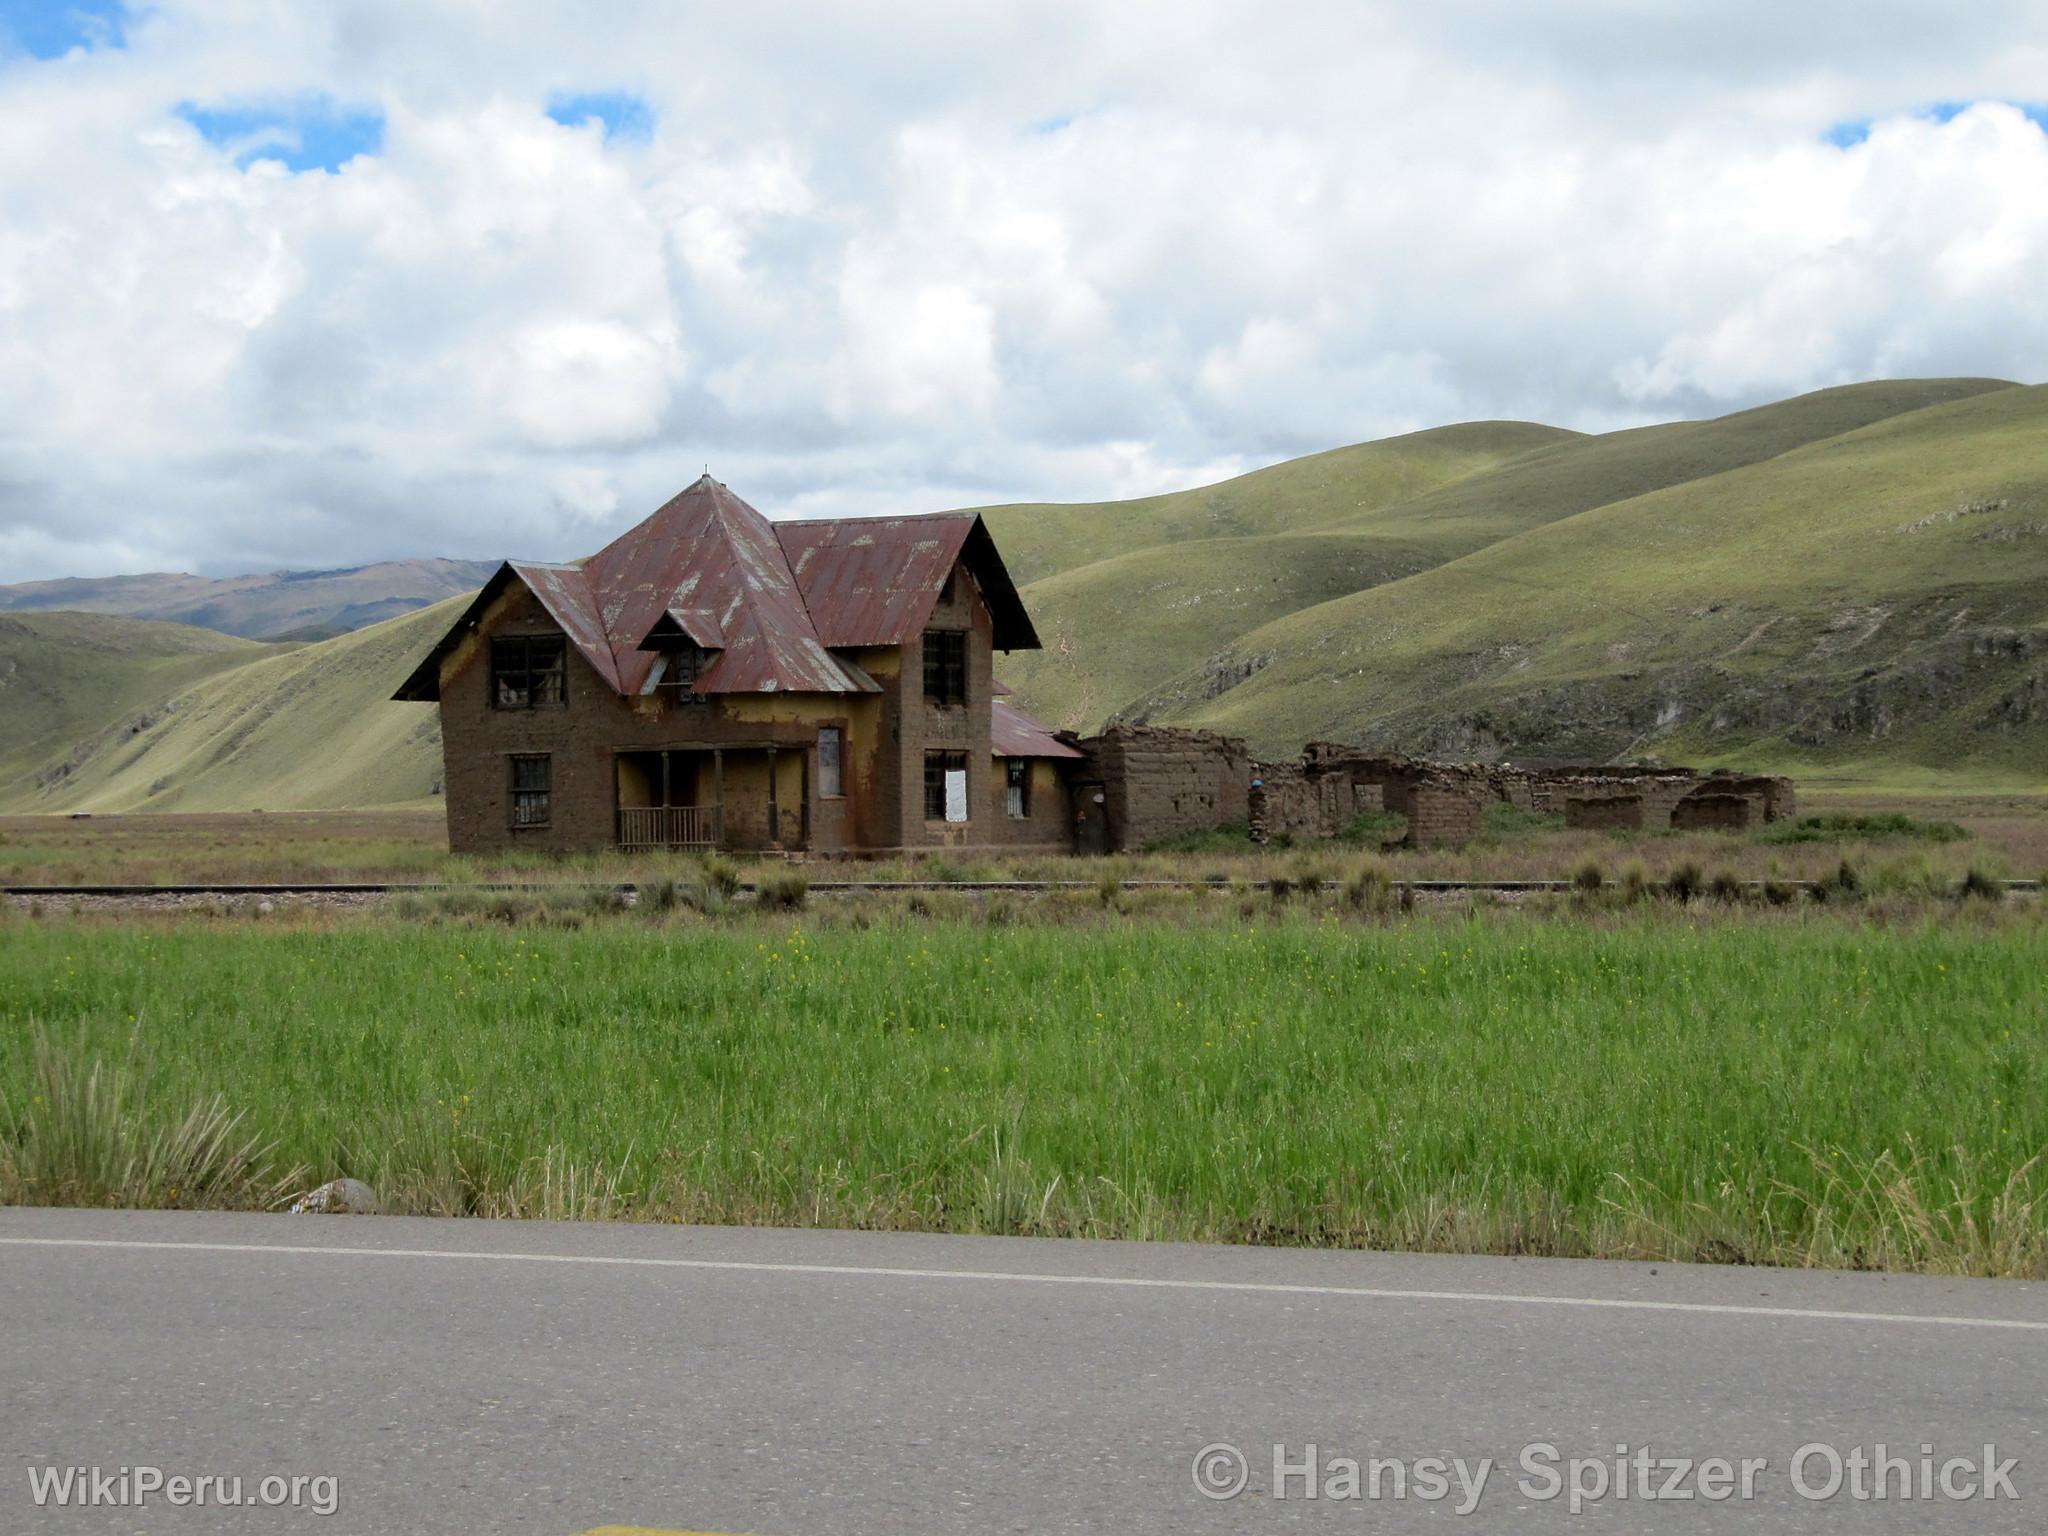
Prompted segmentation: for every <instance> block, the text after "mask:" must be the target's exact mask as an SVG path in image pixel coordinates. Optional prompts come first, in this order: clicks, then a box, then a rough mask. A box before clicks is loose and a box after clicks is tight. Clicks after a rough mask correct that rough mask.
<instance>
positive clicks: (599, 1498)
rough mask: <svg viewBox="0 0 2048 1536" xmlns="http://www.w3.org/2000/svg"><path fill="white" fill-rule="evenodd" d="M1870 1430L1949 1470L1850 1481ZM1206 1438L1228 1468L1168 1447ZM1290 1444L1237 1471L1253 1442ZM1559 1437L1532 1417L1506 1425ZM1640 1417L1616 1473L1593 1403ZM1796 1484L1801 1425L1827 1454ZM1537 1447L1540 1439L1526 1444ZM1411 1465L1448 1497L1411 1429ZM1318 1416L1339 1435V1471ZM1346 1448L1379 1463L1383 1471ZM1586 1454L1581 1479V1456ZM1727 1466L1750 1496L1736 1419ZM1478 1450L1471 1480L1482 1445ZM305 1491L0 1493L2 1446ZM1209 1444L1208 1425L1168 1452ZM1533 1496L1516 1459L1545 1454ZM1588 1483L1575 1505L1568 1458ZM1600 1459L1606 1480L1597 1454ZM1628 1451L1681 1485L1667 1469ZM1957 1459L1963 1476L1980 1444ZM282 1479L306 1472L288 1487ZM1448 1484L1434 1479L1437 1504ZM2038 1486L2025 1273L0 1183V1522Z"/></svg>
mask: <svg viewBox="0 0 2048 1536" xmlns="http://www.w3.org/2000/svg"><path fill="white" fill-rule="evenodd" d="M1880 1442H1882V1443H1884V1444H1886V1445H1887V1446H1888V1447H1889V1449H1890V1452H1891V1454H1893V1455H1895V1456H1896V1455H1900V1454H1901V1453H1903V1455H1904V1456H1905V1458H1906V1460H1907V1462H1908V1473H1909V1475H1910V1477H1911V1478H1912V1480H1913V1484H1914V1487H1913V1490H1912V1491H1913V1492H1914V1493H1915V1494H1917V1493H1918V1492H1919V1491H1920V1490H1919V1478H1920V1467H1921V1450H1920V1448H1921V1446H1922V1445H1923V1444H1924V1445H1929V1446H1931V1447H1932V1462H1931V1466H1930V1470H1931V1471H1933V1472H1936V1473H1938V1472H1939V1470H1940V1468H1941V1465H1942V1463H1943V1462H1945V1461H1947V1460H1949V1459H1950V1458H1952V1457H1956V1458H1967V1459H1968V1461H1969V1462H1970V1463H1971V1464H1972V1467H1973V1470H1972V1471H1971V1472H1970V1473H1969V1474H1968V1475H1967V1476H1965V1475H1964V1474H1962V1473H1961V1472H1959V1471H1957V1472H1952V1473H1951V1478H1950V1481H1951V1486H1952V1488H1953V1489H1954V1490H1955V1491H1957V1492H1962V1491H1964V1490H1965V1489H1966V1488H1970V1487H1974V1486H1975V1485H1976V1484H1977V1483H1978V1482H1979V1481H1980V1480H1981V1478H1982V1472H1983V1460H1984V1450H1983V1448H1984V1446H1985V1445H1987V1444H1990V1445H1993V1446H1995V1447H1996V1448H1997V1450H1996V1453H1995V1458H1994V1459H1995V1460H1997V1461H2009V1462H2011V1463H2012V1465H2011V1466H2010V1467H2009V1468H2008V1469H2007V1470H2006V1476H2008V1477H2009V1478H2010V1480H2011V1483H2012V1487H2013V1492H2014V1493H2015V1494H2016V1495H2017V1497H2016V1498H2007V1497H1999V1498H1996V1499H1992V1500H1986V1499H1985V1498H1984V1497H1983V1495H1982V1493H1981V1492H1980V1493H1978V1495H1977V1496H1976V1497H1971V1498H1949V1497H1944V1496H1943V1495H1942V1494H1941V1492H1940V1490H1939V1488H1938V1486H1936V1487H1931V1488H1930V1489H1929V1492H1930V1493H1931V1494H1932V1495H1933V1496H1932V1497H1931V1498H1927V1499H1921V1498H1918V1497H1914V1498H1909V1499H1901V1498H1900V1497H1898V1494H1899V1491H1900V1487H1899V1480H1900V1473H1899V1471H1898V1470H1896V1469H1895V1470H1894V1471H1893V1473H1892V1474H1891V1478H1890V1480H1889V1482H1888V1484H1887V1491H1888V1492H1889V1493H1890V1494H1891V1495H1892V1496H1891V1497H1890V1498H1888V1499H1887V1500H1885V1501H1884V1502H1875V1501H1868V1500H1866V1501H1860V1502H1859V1501H1857V1500H1855V1499H1853V1498H1852V1497H1851V1485H1852V1483H1853V1481H1854V1480H1855V1476H1856V1474H1855V1470H1854V1463H1853V1459H1852V1458H1853V1456H1854V1453H1855V1452H1856V1450H1857V1448H1859V1447H1861V1448H1863V1449H1864V1450H1865V1451H1868V1450H1870V1449H1871V1448H1873V1447H1875V1446H1876V1445H1877V1444H1878V1443H1880ZM1218 1443H1220V1444H1224V1445H1228V1446H1232V1447H1236V1448H1238V1449H1239V1450H1241V1451H1242V1452H1243V1453H1244V1455H1245V1469H1244V1470H1245V1472H1246V1474H1247V1482H1246V1486H1245V1488H1244V1491H1243V1492H1242V1493H1240V1494H1238V1495H1237V1496H1236V1497H1235V1498H1232V1499H1228V1500H1216V1499H1211V1498H1207V1497H1204V1496H1203V1495H1202V1494H1200V1493H1198V1492H1197V1490H1196V1486H1195V1479H1194V1471H1195V1463H1196V1459H1197V1455H1198V1453H1199V1452H1201V1451H1202V1450H1203V1448H1204V1447H1208V1446H1211V1445H1214V1444H1218ZM1311 1443H1313V1444H1314V1445H1315V1446H1316V1448H1317V1449H1316V1451H1315V1458H1316V1467H1317V1473H1316V1486H1317V1488H1318V1491H1319V1494H1320V1495H1321V1496H1319V1497H1317V1498H1314V1499H1310V1498H1308V1497H1306V1496H1305V1493H1306V1488H1307V1485H1308V1479H1307V1478H1306V1477H1304V1476H1303V1475H1302V1474H1300V1473H1295V1474H1292V1475H1290V1476H1287V1477H1286V1478H1285V1479H1284V1481H1283V1482H1282V1483H1281V1485H1280V1486H1279V1487H1278V1488H1276V1486H1275V1479H1274V1475H1273V1474H1274V1467H1273V1461H1274V1452H1273V1448H1274V1446H1275V1445H1276V1444H1277V1445H1280V1446H1282V1447H1283V1448H1284V1449H1283V1452H1282V1455H1283V1458H1284V1459H1285V1460H1286V1461H1288V1462H1290V1463H1292V1464H1294V1465H1296V1466H1300V1465H1303V1464H1304V1463H1305V1462H1306V1461H1307V1459H1308V1456H1309V1452H1308V1446H1309V1445H1310V1444H1311ZM1545 1445H1550V1446H1555V1448H1556V1455H1555V1457H1554V1458H1552V1457H1550V1456H1549V1455H1548V1454H1547V1453H1546V1452H1544V1451H1543V1450H1541V1449H1540V1447H1542V1446H1545ZM1617 1445H1626V1446H1627V1447H1629V1448H1630V1450H1631V1451H1634V1450H1635V1449H1636V1448H1638V1447H1645V1446H1647V1447H1649V1448H1650V1454H1651V1455H1652V1456H1653V1457H1655V1458H1656V1459H1658V1460H1659V1461H1668V1460H1675V1459H1685V1458H1692V1459H1694V1460H1698V1459H1701V1458H1711V1457H1721V1458H1726V1459H1727V1461H1728V1462H1730V1463H1731V1464H1733V1466H1732V1468H1731V1470H1732V1472H1733V1473H1734V1477H1735V1479H1736V1481H1735V1482H1734V1485H1733V1486H1732V1487H1731V1488H1730V1489H1729V1490H1728V1496H1727V1497H1726V1498H1725V1499H1724V1500H1721V1501H1716V1502H1706V1501H1704V1500H1703V1499H1702V1498H1701V1497H1700V1495H1701V1493H1702V1492H1703V1491H1708V1490H1710V1489H1714V1488H1720V1487H1721V1486H1722V1480H1720V1479H1719V1478H1718V1475H1717V1474H1715V1473H1714V1472H1712V1471H1711V1470H1710V1471H1708V1472H1705V1473H1703V1472H1702V1471H1701V1469H1700V1468H1698V1467H1697V1466H1696V1467H1694V1468H1693V1469H1691V1470H1690V1471H1689V1472H1687V1473H1685V1474H1683V1475H1679V1476H1678V1477H1677V1478H1676V1480H1675V1481H1674V1480H1673V1477H1674V1474H1673V1472H1672V1470H1671V1468H1669V1467H1668V1466H1662V1467H1656V1468H1653V1469H1651V1470H1649V1471H1648V1472H1646V1473H1645V1472H1635V1471H1631V1472H1630V1473H1629V1474H1628V1475H1627V1476H1626V1478H1624V1479H1617V1478H1616V1476H1615V1474H1614V1471H1613V1468H1612V1466H1611V1463H1612V1462H1613V1460H1614V1457H1615V1447H1616V1446H1617ZM1808 1445H1818V1446H1823V1447H1828V1448H1830V1449H1829V1450H1827V1451H1815V1452H1810V1453H1809V1454H1808V1456H1807V1459H1806V1460H1805V1461H1804V1462H1803V1463H1801V1470H1802V1472H1803V1474H1804V1483H1805V1487H1806V1489H1807V1490H1808V1492H1809V1493H1816V1494H1817V1493H1819V1492H1821V1491H1822V1490H1823V1489H1824V1488H1825V1487H1826V1485H1827V1483H1828V1481H1829V1477H1830V1473H1831V1471H1832V1470H1833V1468H1834V1466H1835V1465H1836V1463H1837V1461H1839V1462H1840V1464H1841V1478H1842V1484H1843V1486H1842V1487H1841V1489H1840V1490H1839V1491H1838V1492H1836V1493H1835V1495H1834V1496H1833V1497H1832V1498H1825V1499H1820V1498H1811V1497H1807V1496H1804V1495H1802V1493H1801V1492H1800V1491H1799V1490H1798V1488H1797V1487H1796V1486H1795V1482H1794V1478H1793V1475H1792V1470H1793V1469H1792V1463H1793V1460H1794V1456H1795V1453H1796V1452H1798V1451H1799V1450H1800V1448H1801V1447H1803V1446H1808ZM1532 1447H1536V1448H1537V1449H1531V1448H1532ZM1432 1456H1437V1457H1442V1458H1444V1459H1445V1460H1446V1461H1447V1462H1449V1461H1450V1460H1451V1459H1452V1458H1463V1459H1464V1461H1465V1463H1466V1474H1467V1475H1466V1478H1465V1479H1463V1480H1461V1479H1460V1478H1459V1476H1458V1474H1457V1471H1456V1469H1455V1467H1451V1468H1447V1469H1446V1470H1445V1473H1444V1481H1445V1482H1446V1484H1447V1485H1448V1491H1447V1494H1446V1496H1445V1497H1442V1498H1440V1499H1435V1500H1431V1499H1428V1498H1425V1497H1424V1496H1423V1495H1424V1494H1425V1493H1427V1492H1429V1491H1432V1490H1433V1488H1434V1486H1435V1484H1434V1481H1433V1480H1432V1479H1431V1477H1430V1475H1429V1473H1430V1469H1429V1468H1427V1467H1424V1466H1422V1465H1419V1463H1420V1461H1421V1459H1422V1458H1426V1457H1432ZM1344 1458H1350V1459H1351V1460H1353V1461H1356V1462H1358V1463H1359V1469H1360V1470H1359V1486H1358V1488H1357V1490H1356V1491H1357V1493H1358V1495H1359V1496H1357V1497H1335V1496H1333V1495H1345V1494H1348V1493H1351V1492H1352V1491H1353V1490H1352V1488H1351V1486H1350V1484H1349V1482H1348V1478H1349V1474H1348V1472H1347V1470H1346V1466H1345V1461H1344ZM1370 1458H1380V1459H1381V1460H1382V1461H1399V1462H1401V1463H1403V1464H1404V1465H1403V1471H1404V1473H1405V1474H1406V1476H1407V1477H1408V1478H1409V1479H1411V1481H1410V1482H1409V1483H1408V1485H1407V1487H1406V1489H1405V1494H1406V1496H1405V1497H1402V1498H1396V1497H1395V1496H1394V1488H1395V1484H1394V1473H1393V1470H1392V1469H1391V1468H1389V1467H1382V1468H1381V1469H1380V1483H1379V1494H1380V1496H1379V1497H1378V1498H1377V1499H1371V1498H1367V1497H1364V1496H1363V1495H1364V1494H1365V1492H1366V1491H1367V1487H1366V1473H1367V1471H1368V1470H1369V1469H1368V1466H1367V1463H1368V1461H1369V1459H1370ZM1573 1458H1586V1459H1593V1458H1604V1460H1605V1462H1606V1463H1608V1465H1607V1467H1606V1468H1605V1474H1606V1475H1605V1478H1604V1479H1603V1480H1604V1481H1605V1483H1606V1489H1605V1491H1604V1493H1602V1494H1601V1495H1600V1496H1598V1497H1591V1496H1590V1495H1591V1494H1592V1492H1593V1488H1594V1485H1595V1481H1596V1477H1595V1473H1594V1470H1593V1468H1592V1467H1591V1466H1587V1467H1583V1468H1581V1469H1579V1470H1578V1472H1577V1473H1576V1474H1575V1473H1574V1472H1573V1470H1572V1468H1571V1466H1570V1463H1571V1461H1572V1459H1573ZM1744 1458H1750V1459H1760V1460H1762V1461H1763V1462H1764V1463H1765V1465H1764V1467H1763V1468H1761V1469H1760V1470H1759V1471H1757V1472H1756V1473H1755V1475H1754V1476H1753V1478H1752V1479H1751V1491H1750V1493H1749V1496H1748V1497H1745V1496H1744V1494H1743V1490H1742V1488H1741V1486H1740V1482H1739V1478H1740V1466H1739V1463H1740V1462H1741V1461H1742V1459H1744ZM1481 1459H1490V1460H1491V1461H1492V1462H1493V1463H1494V1464H1495V1465H1494V1466H1493V1468H1492V1469H1491V1471H1490V1472H1489V1473H1488V1475H1487V1476H1486V1478H1485V1480H1484V1484H1483V1486H1480V1487H1478V1489H1477V1492H1476V1493H1469V1492H1468V1488H1470V1487H1471V1486H1472V1485H1473V1482H1474V1480H1475V1479H1476V1476H1477V1463H1478V1462H1479V1461H1480V1460H1481ZM45 1466H61V1467H71V1466H84V1467H95V1466H96V1467H98V1468H100V1469H101V1471H102V1473H103V1474H110V1473H112V1472H114V1471H116V1470H117V1469H119V1468H121V1467H130V1468H136V1467H155V1468H158V1469H160V1470H161V1471H162V1472H163V1473H164V1474H165V1475H166V1476H171V1475H176V1474H183V1475H186V1476H190V1477H197V1476H200V1475H203V1474H209V1473H212V1474H220V1475H232V1474H239V1475H241V1476H242V1477H243V1479H244V1485H245V1489H246V1490H248V1491H250V1492H252V1493H253V1491H254V1490H255V1489H256V1487H257V1484H258V1480H259V1479H260V1478H262V1477H264V1476H267V1475H272V1474H275V1475H279V1476H285V1477H289V1476H292V1475H299V1476H301V1477H306V1476H319V1475H331V1476H332V1477H333V1478H334V1479H335V1480H336V1481H335V1493H336V1495H337V1498H338V1504H339V1508H338V1511H337V1512H336V1513H334V1514H333V1515H332V1516H330V1517H321V1516H318V1515H315V1514H314V1513H312V1512H311V1511H310V1510H309V1509H306V1508H299V1509H292V1508H234V1509H223V1508H220V1507H218V1506H217V1505H209V1506H208V1507H205V1508H196V1507H184V1508H174V1507H170V1506H168V1505H167V1504H166V1503H164V1502H163V1500H162V1495H161V1494H159V1495H157V1496H156V1498H155V1499H154V1501H153V1502H151V1503H149V1504H146V1505H144V1506H143V1507H141V1508H136V1507H133V1506H132V1505H131V1506H130V1507H126V1508H106V1507H101V1508H76V1507H71V1508H62V1509H56V1508H38V1507H37V1506H36V1505H35V1503H34V1502H33V1497H32V1489H31V1481H30V1476H29V1474H30V1470H31V1469H33V1468H37V1467H45ZM1203 1472H1204V1475H1206V1476H1207V1477H1209V1478H1210V1479H1212V1483H1213V1485H1214V1486H1217V1487H1218V1488H1220V1489H1227V1488H1228V1487H1229V1486H1230V1485H1231V1483H1233V1482H1234V1481H1235V1478H1236V1463H1235V1462H1234V1461H1233V1460H1232V1458H1231V1457H1230V1456H1229V1455H1228V1453H1227V1452H1224V1451H1215V1452H1213V1453H1212V1454H1211V1455H1210V1457H1209V1458H1208V1459H1207V1460H1206V1461H1205V1462H1204V1463H1203ZM1553 1478H1555V1479H1557V1480H1559V1481H1560V1482H1561V1484H1562V1486H1558V1487H1556V1493H1555V1496H1554V1497H1546V1495H1547V1494H1549V1493H1550V1492H1551V1490H1552V1488H1553V1486H1554V1484H1553ZM1575 1482H1576V1483H1577V1484H1578V1485H1579V1487H1580V1488H1581V1490H1582V1491H1583V1492H1584V1493H1585V1494H1586V1495H1588V1497H1584V1498H1582V1499H1581V1501H1580V1502H1581V1507H1580V1509H1579V1512H1578V1513H1577V1514H1574V1513H1573V1512H1572V1510H1571V1508H1570V1505H1571V1502H1572V1486H1573V1484H1574V1483H1575ZM1617 1482H1625V1483H1626V1484H1627V1486H1628V1489H1629V1494H1630V1496H1629V1497H1628V1498H1627V1499H1625V1500H1624V1499H1622V1498H1620V1497H1619V1496H1618V1493H1619V1490H1618V1488H1617ZM1646 1488H1647V1490H1648V1491H1650V1492H1653V1493H1657V1494H1662V1495H1670V1494H1676V1493H1679V1492H1683V1491H1687V1490H1688V1489H1689V1490H1690V1491H1691V1492H1692V1493H1693V1495H1694V1496H1693V1498H1692V1499H1690V1500H1688V1501H1682V1502H1681V1501H1677V1500H1676V1499H1674V1498H1671V1497H1668V1496H1667V1497H1656V1498H1649V1499H1646V1498H1644V1497H1643V1496H1642V1495H1643V1492H1644V1490H1645V1489H1646ZM1993 1490H1994V1491H1996V1492H2001V1493H2002V1492H2003V1490H2002V1487H2000V1486H1999V1485H1998V1483H1997V1481H1996V1479H1994V1480H1993ZM308 1496H309V1497H317V1491H315V1490H310V1489H309V1494H308ZM1460 1506H1468V1507H1469V1508H1470V1511H1471V1512H1470V1513H1468V1514H1465V1515H1463V1516H1462V1517H1461V1516H1460V1515H1459V1514H1458V1513H1456V1511H1457V1509H1458V1508H1459V1507H1460ZM608 1524H611V1525H626V1526H647V1527H655V1528H661V1529H685V1530H702V1531H719V1532H759V1533H762V1536H827V1533H856V1532H857V1533H873V1532H899V1531H901V1532H975V1533H983V1532H999V1531H1018V1532H1023V1531H1032V1532H1038V1531H1101V1532H1118V1533H1139V1532H1205V1531H1265V1530H1287V1531H1323V1530H1328V1531H1361V1530H1375V1531H1377V1530H1397V1531H1398V1530H1410V1529H1430V1530H1442V1529H1449V1530H1455V1531H1475V1532H1477V1531H1515V1532H1527V1531H1537V1532H1542V1531H1551V1530H1556V1531H1570V1530H1609V1531H1615V1532H1659V1531H1672V1530H1684V1531H1689V1532H1690V1531H1699V1530H1744V1531H1747V1530H1752V1529H1756V1530H1766V1531H1773V1532H1788V1531H1857V1532H1865V1531H1890V1532H1928V1531H1948V1530H1957V1531H1962V1530H1968V1531H2027V1532H2041V1531H2043V1530H2048V1286H2043V1285H2030V1284H2020V1283H2013V1282H1984V1281H1950V1280H1933V1279H1919V1278H1886V1277H1882V1276H1873V1275H1844V1274H1816V1273H1797V1272H1787V1271H1772V1270H1748V1269H1734V1268H1699V1267H1691V1266H1679V1265H1668V1264H1666V1265H1655V1266H1652V1265H1636V1264H1595V1263H1566V1262H1552V1261H1537V1260H1508V1259H1483V1258H1444V1257H1422V1256H1410V1255H1376V1254H1332V1253H1307V1252H1293V1251H1283V1250H1270V1249H1266V1250H1248V1249H1224V1248H1196V1247H1178V1246H1165V1245H1160V1246H1153V1245H1142V1244H1111V1243H1065V1242H1039V1241H1030V1240H1022V1239H983V1238H943V1237H922V1236H902V1235H881V1234H861V1233H823V1232H789V1231H733V1230H727V1229H719V1228H685V1227H673V1228H656V1227H630V1226H600V1225H550V1224H539V1223H509V1222H507V1223H486V1222H475V1221H432V1220H417V1219H409V1218H375V1217H285V1216H225V1215H196V1214H176V1213H111V1212H78V1211H27V1210H0V1532H4V1533H14V1532H34V1531H44V1530H49V1531H72V1530H76V1531H122V1532H128V1531H138V1532H155V1531H213V1530H222V1531H236V1532H241V1531H293V1530H306V1531H322V1532H335V1533H340V1532H366V1533H377V1536H402V1533H410V1532H419V1533H433V1532H463V1533H474V1532H494V1531H534V1532H547V1533H570V1532H579V1531H584V1530H587V1529H590V1528H592V1527H596V1526H602V1525H608Z"/></svg>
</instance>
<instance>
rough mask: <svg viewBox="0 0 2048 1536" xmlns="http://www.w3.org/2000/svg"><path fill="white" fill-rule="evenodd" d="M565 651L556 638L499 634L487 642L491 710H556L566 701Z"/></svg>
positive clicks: (558, 638)
mask: <svg viewBox="0 0 2048 1536" xmlns="http://www.w3.org/2000/svg"><path fill="white" fill-rule="evenodd" d="M568 663H569V657H568V650H567V647H566V646H565V645H564V643H563V640H562V637H561V636H560V635H499V636H497V637H496V638H494V639H493V640H492V641H491V706H492V707H493V708H494V709H560V708H561V707H562V706H563V705H564V704H566V703H567V702H568V699H569V690H568Z"/></svg>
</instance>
